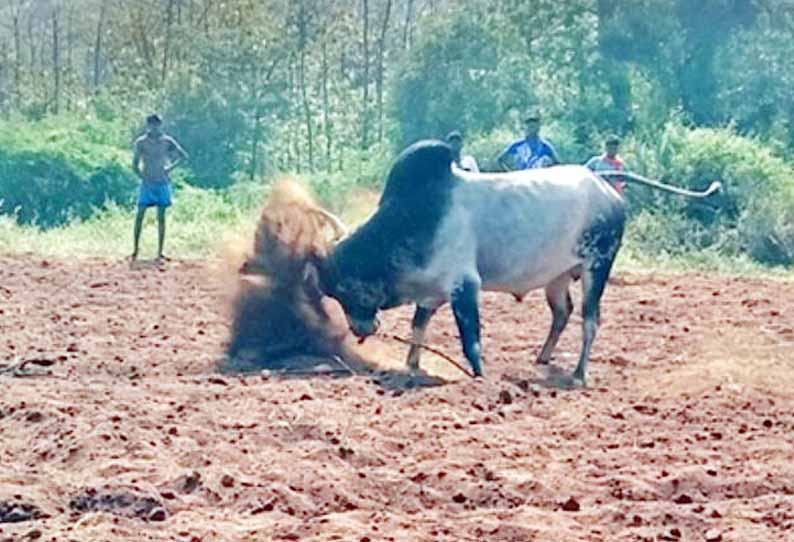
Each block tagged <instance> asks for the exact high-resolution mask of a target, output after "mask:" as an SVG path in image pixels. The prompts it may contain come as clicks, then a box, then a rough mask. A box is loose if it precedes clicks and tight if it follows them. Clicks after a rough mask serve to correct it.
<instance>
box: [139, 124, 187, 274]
mask: <svg viewBox="0 0 794 542" xmlns="http://www.w3.org/2000/svg"><path fill="white" fill-rule="evenodd" d="M162 125H163V121H162V119H160V117H159V116H158V115H149V116H148V117H146V133H145V134H144V135H142V136H141V137H139V138H138V139H137V140H135V152H134V154H133V158H132V169H133V171H134V172H135V174H136V175H137V176H138V177H139V178H140V179H141V186H140V189H139V190H138V212H137V214H136V215H135V227H134V231H133V243H134V245H133V249H132V260H133V261H135V260H136V259H137V258H138V245H139V242H140V239H141V228H142V226H143V217H144V215H145V214H146V209H148V208H149V207H157V260H158V261H161V262H162V261H165V260H166V259H167V258H166V257H165V255H164V254H163V245H164V243H165V211H166V209H168V207H170V206H171V180H170V179H169V177H168V173H169V172H170V171H171V170H172V169H174V168H175V167H176V166H177V165H179V163H180V162H181V161H182V160H185V159H187V153H186V152H185V150H184V149H183V148H182V147H181V146H180V145H179V143H177V142H176V141H175V140H174V138H172V137H171V136H169V135H167V134H165V133H164V132H163V131H162ZM141 163H143V168H141Z"/></svg>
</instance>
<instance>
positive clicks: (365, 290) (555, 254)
mask: <svg viewBox="0 0 794 542" xmlns="http://www.w3.org/2000/svg"><path fill="white" fill-rule="evenodd" d="M452 158H453V156H452V150H451V149H450V147H448V146H447V145H446V144H444V143H442V142H440V141H424V142H419V143H417V144H414V145H412V146H411V147H409V148H408V149H406V150H405V151H404V152H403V153H402V154H401V155H400V156H399V158H398V159H397V161H396V162H395V164H394V165H393V167H392V169H391V172H390V174H389V177H388V180H387V183H386V187H385V190H384V194H383V196H382V198H381V201H380V204H379V207H378V209H377V210H376V212H375V213H374V214H373V215H372V216H371V217H370V219H369V220H368V221H367V222H366V223H365V224H364V225H362V226H361V227H360V228H359V229H358V230H356V231H355V232H353V234H351V235H350V236H349V237H347V238H346V239H344V240H342V241H341V242H340V243H339V244H338V245H337V246H336V247H335V248H334V250H333V251H332V252H331V254H330V255H329V257H328V258H327V259H325V260H324V261H322V262H320V264H319V267H320V269H319V276H320V287H321V289H322V290H323V291H324V293H326V294H328V295H330V296H331V297H334V298H336V299H337V300H338V301H339V302H340V303H341V305H342V307H343V309H344V311H345V313H346V315H347V318H348V323H349V325H350V327H351V329H352V331H353V332H354V333H355V334H356V335H357V336H358V337H360V338H362V339H363V338H365V337H367V336H369V335H371V334H373V333H375V332H376V331H377V327H378V320H377V312H378V311H379V310H381V309H388V308H392V307H395V306H398V305H402V304H406V303H415V304H416V307H417V308H416V313H415V315H414V319H413V346H412V347H411V350H410V352H409V355H408V364H409V366H410V367H411V368H412V369H417V368H418V366H419V352H420V346H421V343H422V341H423V338H424V333H425V330H426V328H427V324H428V322H429V320H430V318H431V317H432V315H433V314H434V312H435V311H436V310H437V309H438V308H439V307H440V306H441V305H443V304H445V303H447V302H451V304H452V309H453V312H454V315H455V321H456V323H457V326H458V330H459V332H460V337H461V342H462V346H463V351H464V354H465V356H466V359H467V360H468V362H469V363H470V365H471V368H472V370H473V372H474V374H475V375H477V376H480V375H482V363H481V359H480V320H479V310H478V298H479V293H480V291H481V290H488V291H499V292H506V293H510V294H512V295H514V296H516V297H517V298H519V299H520V298H521V297H523V296H524V295H525V294H526V293H527V292H529V291H530V290H534V289H537V288H545V290H546V299H547V301H548V304H549V307H550V308H551V312H552V324H551V330H550V332H549V335H548V338H547V339H546V342H545V344H544V345H543V348H542V349H541V352H540V354H539V356H538V362H540V363H548V362H549V361H550V359H551V355H552V352H553V350H554V347H555V345H556V344H557V341H558V339H559V337H560V334H561V333H562V331H563V330H564V329H565V326H566V324H567V322H568V319H569V316H570V314H571V312H572V310H573V303H572V302H571V297H570V294H569V292H568V288H569V286H570V284H571V282H572V281H573V280H576V279H578V278H581V280H582V293H583V296H582V313H583V334H582V335H583V337H582V350H581V354H580V356H579V362H578V364H577V366H576V369H575V371H574V372H573V379H574V382H576V383H578V384H581V385H584V383H585V371H586V368H587V362H588V358H589V355H590V349H591V347H592V344H593V340H594V338H595V335H596V331H597V328H598V324H599V302H600V299H601V295H602V293H603V291H604V286H605V285H606V283H607V279H608V277H609V273H610V269H611V268H612V263H613V261H614V259H615V256H616V254H617V251H618V248H619V247H620V243H621V237H622V235H623V228H624V223H625V216H626V215H625V202H624V200H623V199H622V198H621V196H620V195H619V194H618V193H617V192H616V191H615V190H614V189H613V188H612V187H611V186H610V185H609V184H608V183H607V182H606V181H605V180H603V179H602V178H600V177H598V176H596V175H595V174H593V172H591V171H590V170H589V169H587V168H585V167H582V166H558V167H552V168H547V169H536V170H527V171H519V172H512V173H499V174H476V173H468V172H465V171H462V170H459V169H457V168H454V167H453V166H452ZM601 175H621V176H622V177H623V179H624V180H626V181H629V182H632V181H636V182H640V183H642V184H647V185H651V186H654V187H656V188H661V189H664V190H668V191H672V192H676V193H679V194H683V195H688V196H693V197H705V196H707V195H709V194H711V193H712V192H714V191H715V190H717V189H718V188H719V185H718V183H715V184H713V185H712V186H711V187H710V188H709V190H707V191H706V192H703V193H695V192H690V191H686V190H680V189H676V188H673V187H667V186H665V185H661V184H659V183H655V182H653V181H648V180H647V179H642V178H641V177H638V176H635V175H631V174H627V173H626V172H607V173H606V174H604V173H601Z"/></svg>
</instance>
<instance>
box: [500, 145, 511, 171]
mask: <svg viewBox="0 0 794 542" xmlns="http://www.w3.org/2000/svg"><path fill="white" fill-rule="evenodd" d="M514 152H515V151H514V145H508V146H507V148H506V149H505V150H503V151H502V152H501V153H499V155H498V156H497V157H496V165H497V166H499V167H500V168H501V169H502V171H510V170H511V169H512V167H511V164H509V163H508V162H507V157H508V156H512V155H513V153H514Z"/></svg>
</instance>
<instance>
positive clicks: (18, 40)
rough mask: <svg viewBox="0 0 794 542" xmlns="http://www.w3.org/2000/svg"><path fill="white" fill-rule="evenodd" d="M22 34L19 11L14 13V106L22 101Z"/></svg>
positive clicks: (17, 105)
mask: <svg viewBox="0 0 794 542" xmlns="http://www.w3.org/2000/svg"><path fill="white" fill-rule="evenodd" d="M21 75H22V36H21V34H20V28H19V12H17V13H15V14H14V107H17V108H18V107H19V106H20V105H21V104H20V102H21V101H22V78H21Z"/></svg>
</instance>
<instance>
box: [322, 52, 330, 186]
mask: <svg viewBox="0 0 794 542" xmlns="http://www.w3.org/2000/svg"><path fill="white" fill-rule="evenodd" d="M322 88H323V130H324V131H325V163H326V169H327V170H328V172H330V171H331V170H332V169H333V168H332V166H331V161H332V160H331V118H330V117H331V115H330V106H329V103H328V40H327V36H326V38H325V39H323V63H322Z"/></svg>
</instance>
